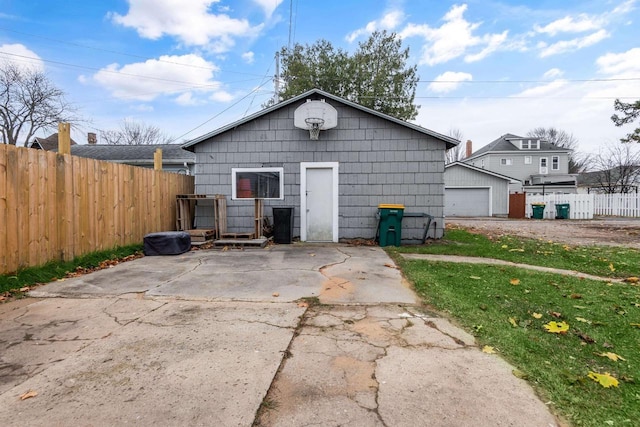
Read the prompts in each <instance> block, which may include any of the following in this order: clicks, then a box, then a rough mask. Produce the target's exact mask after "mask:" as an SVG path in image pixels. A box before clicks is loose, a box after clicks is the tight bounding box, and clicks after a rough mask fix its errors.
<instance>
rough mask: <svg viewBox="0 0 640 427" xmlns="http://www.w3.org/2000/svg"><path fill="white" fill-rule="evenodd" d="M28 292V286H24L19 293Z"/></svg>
mask: <svg viewBox="0 0 640 427" xmlns="http://www.w3.org/2000/svg"><path fill="white" fill-rule="evenodd" d="M29 290H31V288H30V287H28V286H25V287H24V288H20V292H27V291H29Z"/></svg>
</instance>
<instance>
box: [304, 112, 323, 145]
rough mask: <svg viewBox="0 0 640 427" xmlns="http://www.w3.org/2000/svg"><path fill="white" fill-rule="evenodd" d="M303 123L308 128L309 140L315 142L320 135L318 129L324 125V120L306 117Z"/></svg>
mask: <svg viewBox="0 0 640 427" xmlns="http://www.w3.org/2000/svg"><path fill="white" fill-rule="evenodd" d="M304 122H305V123H306V124H307V126H308V127H309V138H310V139H313V140H317V139H318V136H319V135H320V128H321V127H322V125H323V124H324V119H321V118H318V117H308V118H306V119H304Z"/></svg>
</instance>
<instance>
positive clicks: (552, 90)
mask: <svg viewBox="0 0 640 427" xmlns="http://www.w3.org/2000/svg"><path fill="white" fill-rule="evenodd" d="M566 85H567V81H566V80H554V81H552V82H550V83H546V84H543V85H540V86H536V87H533V88H529V89H525V90H523V91H522V92H520V93H517V94H515V95H512V97H513V98H535V97H541V96H548V95H554V94H557V93H558V90H559V89H561V88H563V87H564V86H566Z"/></svg>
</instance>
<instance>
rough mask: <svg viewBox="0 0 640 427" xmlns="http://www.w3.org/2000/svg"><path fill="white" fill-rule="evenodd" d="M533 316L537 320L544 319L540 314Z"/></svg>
mask: <svg viewBox="0 0 640 427" xmlns="http://www.w3.org/2000/svg"><path fill="white" fill-rule="evenodd" d="M532 316H533V317H534V318H535V319H542V314H540V313H533V314H532Z"/></svg>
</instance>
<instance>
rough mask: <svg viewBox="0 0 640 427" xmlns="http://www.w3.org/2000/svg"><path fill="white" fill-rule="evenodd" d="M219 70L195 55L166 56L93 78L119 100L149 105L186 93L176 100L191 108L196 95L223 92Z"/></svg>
mask: <svg viewBox="0 0 640 427" xmlns="http://www.w3.org/2000/svg"><path fill="white" fill-rule="evenodd" d="M217 69H218V68H217V67H216V66H215V65H214V64H212V63H210V62H208V61H206V60H204V59H203V58H201V57H200V56H197V55H194V54H189V55H182V56H168V55H165V56H161V57H160V58H159V59H149V60H147V61H145V62H138V63H133V64H127V65H123V66H120V65H118V64H111V65H108V66H107V67H105V68H103V69H102V70H100V71H98V72H97V73H95V74H94V75H93V81H95V82H96V83H98V84H99V85H101V86H103V87H104V88H105V89H107V90H108V91H110V92H111V94H112V96H114V97H116V98H121V99H134V100H139V101H146V102H148V101H152V100H154V99H156V98H157V97H159V96H163V95H170V94H175V93H182V92H185V91H187V92H185V93H183V94H182V95H180V96H178V97H177V98H176V99H175V101H176V102H178V103H179V104H182V105H186V104H189V105H190V103H191V102H195V99H193V98H192V96H193V93H209V94H210V93H213V94H215V93H216V92H218V91H220V90H221V89H220V88H221V86H222V85H221V83H220V82H219V81H216V80H214V78H213V77H214V72H215V71H217ZM85 80H86V78H85Z"/></svg>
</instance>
